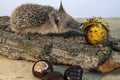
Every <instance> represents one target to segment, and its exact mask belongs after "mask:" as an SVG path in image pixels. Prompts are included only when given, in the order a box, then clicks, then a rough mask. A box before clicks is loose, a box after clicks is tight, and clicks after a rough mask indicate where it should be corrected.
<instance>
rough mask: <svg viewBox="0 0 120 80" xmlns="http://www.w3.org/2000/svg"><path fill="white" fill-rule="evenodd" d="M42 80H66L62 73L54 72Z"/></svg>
mask: <svg viewBox="0 0 120 80" xmlns="http://www.w3.org/2000/svg"><path fill="white" fill-rule="evenodd" d="M42 80H64V77H63V75H62V74H61V73H60V72H57V71H52V72H49V73H48V74H47V75H45V76H44V77H43V78H42Z"/></svg>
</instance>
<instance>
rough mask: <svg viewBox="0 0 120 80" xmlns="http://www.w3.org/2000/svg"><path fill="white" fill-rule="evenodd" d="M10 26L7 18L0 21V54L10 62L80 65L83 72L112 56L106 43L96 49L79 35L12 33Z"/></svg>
mask: <svg viewBox="0 0 120 80" xmlns="http://www.w3.org/2000/svg"><path fill="white" fill-rule="evenodd" d="M3 20H5V21H3ZM1 21H3V22H1ZM9 25H10V23H9V17H1V18H0V54H1V55H4V56H6V57H8V58H10V59H18V60H21V59H23V60H29V61H37V60H40V59H44V60H48V61H50V62H52V63H55V64H64V65H80V66H82V68H83V69H85V70H93V69H97V68H98V67H99V65H101V64H103V63H104V62H105V61H106V60H107V59H108V58H109V57H110V55H111V53H112V49H111V47H110V46H109V45H108V43H109V42H107V43H106V44H104V45H101V46H99V47H98V46H92V45H89V44H87V43H86V41H85V39H84V35H83V34H82V33H81V34H80V33H75V32H69V33H66V34H49V35H45V36H42V35H40V34H37V33H36V34H28V35H25V34H23V35H22V34H16V33H14V32H12V31H11V30H10V29H9Z"/></svg>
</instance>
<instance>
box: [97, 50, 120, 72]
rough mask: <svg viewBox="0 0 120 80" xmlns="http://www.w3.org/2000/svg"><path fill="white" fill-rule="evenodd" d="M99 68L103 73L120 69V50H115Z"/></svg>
mask: <svg viewBox="0 0 120 80" xmlns="http://www.w3.org/2000/svg"><path fill="white" fill-rule="evenodd" d="M98 70H99V71H100V72H102V73H109V72H112V71H116V70H120V52H116V51H113V53H112V54H111V56H110V57H109V59H108V60H107V61H106V62H105V63H104V64H102V65H101V66H99V68H98Z"/></svg>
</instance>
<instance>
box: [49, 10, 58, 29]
mask: <svg viewBox="0 0 120 80" xmlns="http://www.w3.org/2000/svg"><path fill="white" fill-rule="evenodd" d="M49 19H50V22H51V23H52V25H53V26H54V27H55V28H57V27H58V26H59V23H60V20H59V17H58V13H57V12H55V11H53V12H51V13H50V14H49Z"/></svg>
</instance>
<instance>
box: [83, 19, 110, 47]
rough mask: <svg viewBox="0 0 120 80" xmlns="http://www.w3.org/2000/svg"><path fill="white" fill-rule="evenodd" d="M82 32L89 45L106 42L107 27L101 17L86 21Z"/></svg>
mask: <svg viewBox="0 0 120 80" xmlns="http://www.w3.org/2000/svg"><path fill="white" fill-rule="evenodd" d="M82 30H83V32H84V35H85V40H86V42H88V43H89V44H92V45H96V44H101V43H105V42H106V41H107V40H108V36H109V25H108V24H107V23H106V22H105V21H104V20H103V19H102V18H101V17H99V18H96V17H94V18H90V19H87V21H86V22H85V23H84V25H83V28H82Z"/></svg>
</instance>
